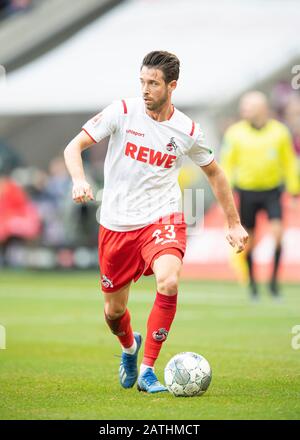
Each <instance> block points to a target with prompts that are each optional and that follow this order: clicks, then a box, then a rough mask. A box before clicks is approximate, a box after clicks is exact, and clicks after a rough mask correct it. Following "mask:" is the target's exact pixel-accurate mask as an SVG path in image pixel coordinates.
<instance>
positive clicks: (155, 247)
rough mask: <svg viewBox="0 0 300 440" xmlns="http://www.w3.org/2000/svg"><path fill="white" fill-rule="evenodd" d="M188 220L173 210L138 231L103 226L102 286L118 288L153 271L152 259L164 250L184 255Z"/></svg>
mask: <svg viewBox="0 0 300 440" xmlns="http://www.w3.org/2000/svg"><path fill="white" fill-rule="evenodd" d="M185 248H186V224H185V221H184V217H183V214H182V213H173V214H170V215H169V216H167V217H163V218H161V219H159V220H158V221H157V222H155V223H152V224H151V225H147V226H145V227H144V228H141V229H135V230H134V231H127V232H118V231H111V230H110V229H107V228H105V227H104V226H102V225H101V226H100V228H99V265H100V275H101V284H102V290H103V291H104V292H115V291H116V290H119V289H120V288H121V287H122V286H125V285H126V284H128V283H129V282H130V281H132V280H134V281H137V280H138V279H139V277H140V276H141V275H152V274H153V270H152V263H153V262H154V260H155V259H156V258H157V257H158V256H160V255H162V254H173V255H176V256H178V257H179V258H180V259H182V258H183V256H184V253H185Z"/></svg>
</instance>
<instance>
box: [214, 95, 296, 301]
mask: <svg viewBox="0 0 300 440" xmlns="http://www.w3.org/2000/svg"><path fill="white" fill-rule="evenodd" d="M240 114H241V118H242V120H241V121H239V122H237V123H235V124H233V125H232V126H231V127H229V128H228V129H227V131H226V133H225V135H224V142H223V147H222V150H221V164H222V166H223V168H224V171H225V173H226V174H227V177H228V178H229V180H230V182H231V184H232V185H233V186H234V187H235V188H236V189H237V191H238V193H239V197H240V216H241V221H242V224H243V225H244V226H245V227H246V229H247V231H248V233H249V241H248V245H247V249H246V252H247V265H248V269H249V291H250V297H251V299H254V300H255V301H256V300H257V299H258V289H257V284H256V280H255V276H254V272H253V262H252V250H253V245H254V232H255V223H256V222H255V220H256V214H257V212H258V211H259V210H264V211H266V212H267V214H268V217H269V220H270V226H271V232H272V235H273V238H274V241H275V252H274V264H273V268H272V273H271V277H270V280H269V284H268V285H269V289H270V292H271V294H272V295H273V297H274V298H275V299H278V298H279V294H280V292H279V285H278V280H277V275H278V267H279V262H280V256H281V249H282V246H281V241H282V233H283V231H282V220H281V218H282V208H281V203H280V196H281V192H282V184H283V183H285V185H286V188H287V190H288V191H289V193H290V194H292V195H294V196H295V195H297V194H299V180H298V176H297V162H296V156H295V154H294V151H293V145H292V141H291V136H290V134H289V131H288V129H287V128H286V127H285V125H283V124H282V123H280V122H279V121H276V120H274V119H271V118H270V117H269V108H268V102H267V99H266V96H265V95H264V94H263V93H261V92H257V91H253V92H248V93H246V94H245V95H244V96H243V97H242V98H241V101H240Z"/></svg>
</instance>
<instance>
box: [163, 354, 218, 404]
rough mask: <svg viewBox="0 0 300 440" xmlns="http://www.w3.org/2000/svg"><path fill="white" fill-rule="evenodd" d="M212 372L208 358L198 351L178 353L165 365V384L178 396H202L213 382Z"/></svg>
mask: <svg viewBox="0 0 300 440" xmlns="http://www.w3.org/2000/svg"><path fill="white" fill-rule="evenodd" d="M211 377H212V372H211V368H210V365H209V363H208V362H207V360H206V359H205V358H204V357H203V356H201V355H200V354H197V353H192V352H184V353H179V354H176V355H175V356H174V357H172V359H170V360H169V362H168V363H167V365H166V367H165V384H166V387H167V388H168V390H169V391H170V393H171V394H173V395H174V396H176V397H180V396H182V397H192V396H201V395H202V394H204V393H205V391H206V390H207V388H208V387H209V384H210V382H211Z"/></svg>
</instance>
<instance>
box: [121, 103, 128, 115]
mask: <svg viewBox="0 0 300 440" xmlns="http://www.w3.org/2000/svg"><path fill="white" fill-rule="evenodd" d="M122 104H123V109H124V114H125V115H126V114H127V105H126V102H125V101H124V99H122Z"/></svg>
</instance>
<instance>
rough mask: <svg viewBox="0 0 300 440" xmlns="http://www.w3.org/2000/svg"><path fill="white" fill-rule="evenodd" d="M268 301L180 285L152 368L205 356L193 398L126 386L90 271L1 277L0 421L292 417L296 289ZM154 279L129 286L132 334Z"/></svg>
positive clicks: (233, 287) (299, 406) (297, 391)
mask: <svg viewBox="0 0 300 440" xmlns="http://www.w3.org/2000/svg"><path fill="white" fill-rule="evenodd" d="M284 294H285V301H284V302H283V303H282V304H276V303H273V302H272V301H271V299H270V298H269V297H268V295H267V292H266V291H265V290H263V295H262V301H261V303H259V304H250V303H249V302H248V300H247V297H246V295H245V292H244V289H243V288H241V287H240V286H239V285H238V284H235V283H228V282H227V283H225V282H223V283H219V282H203V281H199V282H196V281H182V282H181V285H180V298H179V304H178V310H177V316H176V319H175V321H174V323H173V327H172V330H171V332H170V335H169V338H168V341H167V342H166V344H165V345H164V346H163V348H162V351H161V355H160V358H159V360H158V362H157V367H156V372H157V375H158V377H159V379H161V380H163V368H164V366H165V364H166V363H167V361H168V360H169V359H170V358H171V357H172V356H173V355H175V354H176V353H178V352H181V351H195V352H198V353H200V354H202V355H203V356H205V357H206V358H207V359H208V360H209V362H210V364H211V366H212V370H213V379H212V383H211V385H210V387H209V389H208V391H207V393H206V394H204V395H203V396H201V397H193V398H175V397H173V396H172V395H171V394H169V393H162V394H156V395H155V394H154V395H147V394H144V393H139V392H138V391H137V390H136V388H135V387H134V388H132V389H130V390H124V389H122V388H121V387H120V386H119V382H118V366H119V358H118V357H116V356H115V355H119V354H120V350H119V346H118V343H117V340H116V339H115V337H114V336H113V335H112V334H111V333H110V332H109V330H108V328H107V327H106V324H105V322H104V319H103V299H102V294H101V292H100V290H99V288H98V278H97V273H92V272H89V273H80V272H74V273H50V274H47V273H34V272H10V271H7V272H3V271H2V272H1V274H0V324H2V325H3V326H5V328H6V333H7V348H6V350H0V419H98V420H105V419H123V420H124V419H125V420H127V419H128V420H130V419H137V420H139V419H141V420H147V419H152V420H155V419H160V420H162V419H165V420H172V419H175V420H184V419H193V420H200V419H300V350H295V349H293V348H292V345H291V341H292V337H293V335H292V328H293V327H294V326H295V325H297V324H298V325H299V324H300V313H299V311H300V289H299V285H298V286H297V285H292V284H290V285H285V286H284ZM154 295H155V284H154V279H153V277H150V278H149V277H148V278H143V279H140V280H139V281H138V283H137V284H135V285H133V288H132V292H131V296H130V302H129V307H130V311H131V314H132V322H133V328H134V329H135V330H138V331H140V332H141V333H142V334H143V335H144V336H145V328H146V321H147V316H148V313H149V311H150V308H151V305H152V303H153V300H154Z"/></svg>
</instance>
